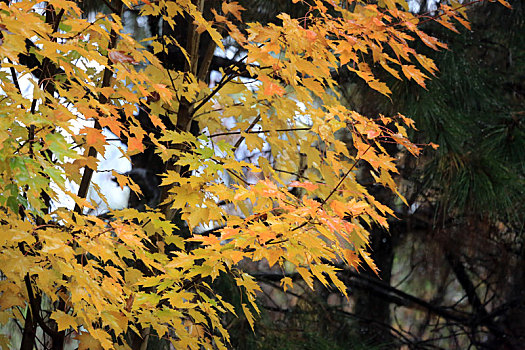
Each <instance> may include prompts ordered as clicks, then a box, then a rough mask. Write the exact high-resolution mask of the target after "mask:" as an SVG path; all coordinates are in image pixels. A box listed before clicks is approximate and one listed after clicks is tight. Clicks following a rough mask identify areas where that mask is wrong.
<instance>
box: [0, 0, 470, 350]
mask: <svg viewBox="0 0 525 350" xmlns="http://www.w3.org/2000/svg"><path fill="white" fill-rule="evenodd" d="M292 2H293V3H296V6H299V7H300V10H299V11H298V12H299V13H300V14H301V15H300V16H297V17H295V16H292V15H291V14H287V13H282V14H280V15H279V16H278V18H277V19H274V20H273V21H272V23H257V22H245V21H244V20H243V14H244V13H245V9H244V8H243V7H242V6H241V5H239V4H238V3H237V2H233V1H232V2H228V1H223V2H221V1H215V2H213V5H210V4H207V2H204V1H190V0H174V1H168V0H157V1H153V0H149V1H148V0H143V1H139V0H111V1H107V4H106V5H107V6H106V7H107V9H106V11H105V12H104V13H98V14H94V13H91V14H89V15H88V14H87V13H84V12H83V11H82V10H81V8H80V7H79V4H78V3H77V2H75V1H66V0H49V1H30V0H21V1H16V2H15V1H2V2H0V33H1V36H2V39H1V45H0V57H1V65H2V68H1V70H0V114H1V118H0V225H1V227H0V244H1V253H0V271H1V273H2V280H1V281H0V306H1V310H0V322H1V323H2V324H6V323H7V322H9V320H12V319H18V320H19V323H20V324H21V325H22V328H23V334H24V337H23V339H22V348H24V346H26V349H32V348H33V345H34V343H35V341H36V340H35V337H34V336H32V335H31V334H35V330H36V329H41V330H42V332H43V333H45V334H46V335H47V336H48V337H49V338H50V339H52V343H53V346H54V348H57V349H59V348H62V347H63V344H64V342H65V341H67V339H70V340H69V341H71V339H73V341H78V342H80V345H79V346H80V349H97V348H103V349H114V348H119V349H120V348H122V349H125V348H136V349H139V348H140V343H141V341H142V342H143V341H144V340H143V339H145V338H147V337H146V336H147V335H151V336H155V337H160V338H165V339H167V340H169V341H170V342H171V343H172V344H173V345H174V346H175V347H176V348H180V349H186V348H191V349H199V348H201V347H203V348H210V349H211V348H225V347H227V345H228V339H229V335H228V331H227V330H226V329H225V327H224V324H223V323H222V322H221V317H222V315H223V314H224V313H234V314H236V315H238V316H241V315H244V316H243V317H246V318H247V320H248V321H249V323H250V325H252V327H253V323H254V320H255V319H256V316H257V312H258V309H257V305H256V303H255V298H256V293H257V291H258V290H259V286H258V285H257V283H256V282H255V280H254V279H253V278H252V277H251V276H250V275H249V274H248V273H246V272H244V271H243V270H242V269H241V268H240V267H239V265H238V263H239V262H241V261H246V260H245V259H247V260H251V261H263V260H265V261H267V263H268V264H269V266H270V267H272V266H277V267H278V268H280V269H281V270H282V271H283V278H282V279H281V281H280V284H281V286H282V288H284V289H286V288H290V287H291V285H292V280H291V279H290V278H288V277H286V276H285V274H284V272H285V270H286V271H290V270H292V271H295V272H297V273H299V274H300V276H301V277H302V279H303V280H304V282H305V283H306V284H307V285H308V286H311V287H313V281H314V280H318V281H320V282H321V283H322V284H324V285H331V286H335V287H336V288H338V289H339V290H340V292H341V293H343V294H346V293H347V291H346V286H345V285H344V284H343V283H342V282H341V281H340V279H339V278H338V275H337V271H338V270H337V268H336V267H334V265H333V264H334V263H337V264H338V265H340V264H341V263H344V264H346V265H348V266H351V267H357V266H358V265H362V264H367V265H369V266H370V267H372V268H374V263H373V261H371V259H370V258H369V256H368V253H367V252H366V250H365V247H366V245H367V239H368V232H367V230H368V229H369V227H370V225H372V224H379V225H383V226H387V220H386V218H387V217H388V216H389V215H395V214H394V213H393V211H392V210H391V209H390V208H389V207H387V206H385V205H383V204H381V203H380V202H379V201H378V200H376V199H375V198H374V197H373V196H372V195H370V194H369V193H368V191H367V189H366V188H365V187H364V186H363V185H362V184H360V182H359V181H358V174H359V169H360V168H362V167H365V168H367V169H369V170H370V172H371V175H372V176H373V179H374V180H375V182H376V183H377V185H381V186H384V187H388V188H390V189H391V190H392V191H393V192H395V193H397V194H398V195H399V196H400V197H401V194H400V193H399V191H398V189H397V185H396V182H395V181H394V178H393V176H394V174H395V173H396V164H395V160H396V159H394V158H392V157H391V156H389V155H388V154H387V152H386V151H385V149H384V147H383V145H384V144H385V143H396V144H398V145H399V147H403V148H405V149H406V150H408V151H409V152H410V153H411V154H413V155H417V154H418V152H419V147H418V146H416V145H414V144H412V143H411V142H410V141H409V140H408V139H407V128H411V127H413V122H412V121H411V120H410V119H409V118H406V117H404V116H402V115H392V116H382V115H372V116H363V115H360V114H358V113H356V112H354V111H352V110H351V109H349V108H348V107H347V106H345V105H342V104H341V103H340V98H339V92H338V86H337V84H336V82H335V80H334V76H336V75H337V74H338V72H340V71H341V70H347V71H350V72H353V73H355V74H356V75H357V76H358V77H360V78H361V79H362V80H363V81H365V82H366V83H367V84H368V86H369V87H370V88H372V89H374V90H376V91H378V92H380V93H381V94H383V95H386V96H389V94H390V90H389V87H388V86H387V84H385V83H384V82H383V81H381V80H380V79H379V78H378V77H377V76H378V73H380V74H381V75H382V76H384V75H385V74H389V75H391V76H393V77H395V78H397V79H400V80H413V81H415V82H416V83H417V84H419V85H421V87H422V88H424V87H425V81H426V80H427V79H428V78H429V77H431V76H433V75H434V74H435V73H436V72H437V67H436V66H435V65H434V63H433V61H432V60H431V59H429V58H428V57H426V56H424V55H422V54H420V53H418V52H416V51H415V50H414V49H413V46H414V45H412V44H413V43H414V42H415V41H422V42H423V43H424V44H425V45H427V46H428V47H430V48H432V49H435V50H439V49H446V45H445V44H444V43H441V42H440V41H438V40H437V39H436V38H434V37H432V36H430V35H427V34H425V33H424V32H423V31H422V30H420V27H419V24H420V23H421V22H422V21H424V20H426V19H421V18H420V17H418V16H415V15H413V14H411V13H410V12H408V6H407V4H406V3H405V1H404V0H385V1H379V2H378V3H377V4H370V3H367V2H366V1H322V0H300V1H298V0H294V1H292ZM210 3H211V2H210ZM126 9H134V10H136V11H139V13H140V16H145V17H148V18H156V19H157V20H159V19H161V20H162V25H163V28H165V30H163V35H162V36H156V37H151V38H146V39H145V40H141V41H140V42H138V41H137V40H136V39H135V38H134V37H133V36H132V35H130V34H128V33H127V32H125V31H124V29H123V23H122V19H121V16H122V13H123V11H124V10H126ZM440 11H441V12H440V15H439V16H437V17H436V18H435V19H433V20H435V21H438V22H439V23H441V24H442V25H444V26H445V27H449V28H451V29H453V28H454V25H457V24H458V22H459V23H462V24H464V25H468V24H467V22H466V21H465V18H464V17H463V13H462V12H461V11H458V12H455V11H453V10H452V7H448V6H443V7H442V8H441V10H440ZM453 23H455V24H453ZM181 27H184V28H183V33H184V35H178V34H177V33H179V32H180V31H181ZM225 40H228V41H229V42H234V43H235V45H237V47H239V48H240V49H242V51H243V52H244V53H245V56H244V57H238V59H237V60H236V61H235V62H232V64H231V65H229V66H226V67H223V68H221V71H220V79H219V80H218V81H216V82H214V84H210V79H209V76H210V71H211V70H212V68H211V57H212V56H213V54H214V53H215V52H216V51H217V50H221V49H224V47H223V43H224V41H225ZM203 43H206V44H205V45H203ZM174 52H175V53H176V56H177V57H179V58H181V60H180V62H172V61H169V60H167V57H173V53H174ZM226 120H229V121H230V122H229V123H226V122H225V121H226ZM232 120H234V122H233V124H232V123H231V121H232ZM232 125H233V126H232ZM195 126H198V128H195ZM107 131H110V132H111V133H112V134H114V136H112V137H113V138H118V139H120V140H121V141H122V142H124V143H125V144H126V145H127V148H124V149H123V150H122V157H126V158H130V159H134V158H133V157H137V156H138V155H141V154H145V153H146V152H149V153H150V154H152V156H154V157H158V158H160V159H161V160H162V164H163V165H162V166H163V169H161V170H162V171H160V172H159V174H158V175H160V176H161V178H162V184H161V190H162V193H161V195H160V200H159V204H158V205H157V206H156V207H155V208H152V207H148V206H146V207H145V209H144V210H137V209H133V208H129V209H123V210H118V211H116V210H112V211H110V213H109V214H106V215H104V216H96V215H92V214H90V213H91V211H92V209H94V206H95V205H96V203H94V202H93V201H91V200H90V199H89V197H88V196H87V193H88V189H89V187H90V182H91V179H92V176H93V173H94V171H96V170H97V168H98V162H99V161H100V159H101V158H103V157H104V155H105V150H106V148H105V146H106V145H107V143H108V140H107V139H108V136H107V135H108V133H107ZM341 134H344V135H345V137H346V140H351V141H347V142H343V141H341V138H340V135H341ZM241 146H242V147H245V148H246V150H247V151H248V152H256V151H259V152H260V153H265V155H264V156H260V157H257V158H256V159H253V161H248V160H246V159H245V160H239V159H238V157H236V156H235V154H236V151H237V149H238V148H239V147H241ZM263 149H266V150H267V151H266V152H262V151H263ZM113 176H114V177H115V178H116V181H118V183H119V185H120V186H122V187H124V186H129V187H131V188H132V190H135V191H139V187H138V186H137V185H136V184H134V183H133V182H132V181H131V180H130V179H129V177H127V176H125V175H122V174H119V173H117V172H114V173H113ZM92 190H93V191H96V188H93V189H92ZM59 196H60V198H64V196H66V197H67V198H69V199H70V200H71V203H73V204H72V205H71V206H69V207H68V206H67V205H65V204H64V203H63V201H62V202H61V201H60V200H59ZM101 196H102V194H101ZM102 197H103V196H102ZM401 198H402V197H401ZM182 226H183V227H182ZM210 227H211V228H214V229H213V230H212V232H210V230H209V228H210ZM183 228H186V230H188V231H189V232H191V234H190V235H189V236H187V235H186V236H185V235H181V234H180V231H181V230H182V229H183ZM203 232H205V234H201V233H203ZM223 274H228V275H230V276H232V277H233V279H234V281H235V283H236V285H237V288H239V289H240V290H242V292H243V293H244V294H243V295H244V296H245V298H244V299H243V301H242V304H241V308H240V309H236V308H234V307H233V306H232V305H231V304H230V303H229V302H228V301H227V298H226V296H224V295H222V296H221V295H219V294H218V293H216V292H215V291H214V290H213V288H211V286H210V285H211V283H212V282H213V281H214V280H215V279H216V278H218V277H219V276H220V275H223ZM26 331H27V335H26ZM137 339H142V340H139V341H137ZM8 343H9V339H8V337H5V336H2V337H1V338H0V345H1V346H2V347H3V348H8ZM137 344H139V345H137Z"/></svg>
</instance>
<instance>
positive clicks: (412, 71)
mask: <svg viewBox="0 0 525 350" xmlns="http://www.w3.org/2000/svg"><path fill="white" fill-rule="evenodd" d="M402 68H403V74H404V75H405V76H406V77H407V78H408V80H410V79H414V81H415V82H416V83H418V84H419V85H421V86H422V87H424V88H426V86H425V79H428V76H426V75H425V74H423V73H421V71H420V70H419V69H417V68H416V66H414V65H403V66H402Z"/></svg>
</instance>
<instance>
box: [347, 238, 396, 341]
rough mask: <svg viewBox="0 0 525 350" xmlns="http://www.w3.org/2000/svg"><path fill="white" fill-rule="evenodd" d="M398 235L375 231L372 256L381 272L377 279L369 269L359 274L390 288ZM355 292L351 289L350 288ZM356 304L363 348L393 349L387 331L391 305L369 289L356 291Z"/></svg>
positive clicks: (372, 240) (359, 335) (359, 333)
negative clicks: (368, 346) (395, 240)
mask: <svg viewBox="0 0 525 350" xmlns="http://www.w3.org/2000/svg"><path fill="white" fill-rule="evenodd" d="M393 235H395V232H394V230H393V229H391V232H388V231H386V230H384V229H381V228H374V229H373V230H372V231H371V232H370V253H371V256H372V258H373V259H374V262H375V264H376V265H377V267H378V269H379V276H377V275H376V274H375V273H374V272H373V271H372V270H371V269H370V268H368V267H367V268H366V269H362V270H361V271H359V273H361V274H366V275H367V276H369V277H371V278H375V279H379V280H381V281H382V282H383V283H386V284H390V278H391V275H392V265H393V262H394V239H395V237H394V236H393ZM350 289H351V290H352V286H351V285H350ZM352 295H353V297H354V301H355V307H354V313H355V314H356V315H357V316H358V317H359V318H358V321H357V324H356V330H355V331H356V334H357V336H358V338H359V339H360V341H361V342H362V343H363V344H369V345H389V348H392V345H393V344H392V343H393V340H394V339H393V338H392V336H391V334H390V332H389V330H388V327H389V326H390V323H391V319H390V301H388V300H386V299H385V298H381V297H379V296H377V295H376V294H374V293H372V292H371V291H367V290H366V289H355V290H354V291H353V293H352Z"/></svg>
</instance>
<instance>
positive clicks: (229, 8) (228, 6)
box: [222, 1, 245, 21]
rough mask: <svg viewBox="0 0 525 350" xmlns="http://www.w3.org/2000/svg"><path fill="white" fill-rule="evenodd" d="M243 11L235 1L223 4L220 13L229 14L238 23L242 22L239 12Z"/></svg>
mask: <svg viewBox="0 0 525 350" xmlns="http://www.w3.org/2000/svg"><path fill="white" fill-rule="evenodd" d="M244 10H245V9H244V7H242V6H241V5H239V3H238V2H237V1H232V2H223V3H222V12H224V14H228V13H231V14H232V15H234V16H235V18H237V19H238V20H239V21H242V18H241V11H244Z"/></svg>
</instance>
